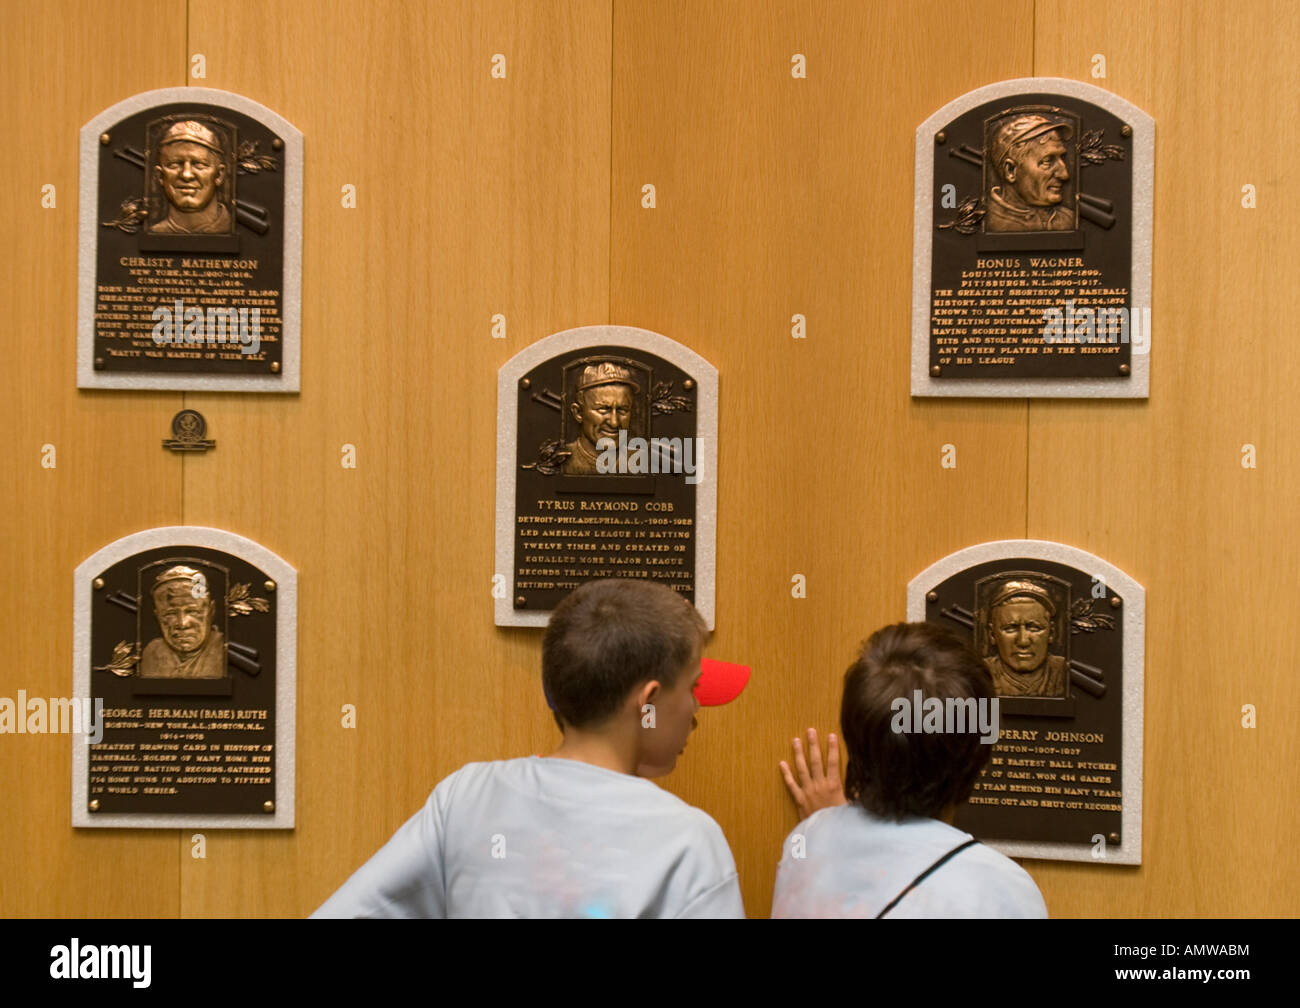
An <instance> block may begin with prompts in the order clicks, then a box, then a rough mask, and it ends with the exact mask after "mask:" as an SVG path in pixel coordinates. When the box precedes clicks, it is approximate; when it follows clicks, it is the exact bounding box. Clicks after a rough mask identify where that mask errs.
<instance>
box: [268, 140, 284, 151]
mask: <svg viewBox="0 0 1300 1008" xmlns="http://www.w3.org/2000/svg"><path fill="white" fill-rule="evenodd" d="M271 146H272V147H274V148H275V149H276V150H284V141H283V140H281V139H280V138H279V137H276V138H275V139H274V140H272V141H271Z"/></svg>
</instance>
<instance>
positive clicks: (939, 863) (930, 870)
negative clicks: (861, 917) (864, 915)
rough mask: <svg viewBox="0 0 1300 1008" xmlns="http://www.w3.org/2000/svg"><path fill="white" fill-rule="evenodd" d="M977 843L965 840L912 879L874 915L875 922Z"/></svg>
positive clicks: (976, 841)
mask: <svg viewBox="0 0 1300 1008" xmlns="http://www.w3.org/2000/svg"><path fill="white" fill-rule="evenodd" d="M977 843H979V841H978V840H967V841H966V842H965V843H964V844H958V845H957V846H956V847H954V848H953V849H952V850H950V851H949V852H948V853H947V854H945V855H944V856H943V857H941V858H940V859H939V860H938V861H936V862H935V863H934V864H932V865H930V867H929V868H927V869H926V870H925V871H923V872H921V874H920V875H918V876H916V878H914V879H912V881H911V882H909V883H908V885H907V888H906V889H904V890H903V891H902V892H901V893H899V894H898V895H897V896H895V897H894V898H893V899H892V900H890V901H889V906H887V907H885V909H883V910H881V911H880V913H878V914H876V920H880V918H881V917H883V916H885V914H887V913H889V911H890V910H892V909H894V907H896V906H898V903H899V900H901V899H902V898H903V897H904V896H906V895H907V894H908V893H910V892H911V891H912V890H913V889H915V888H916V887H917V886H919V885H920V884H921V883H922V882H924V881H925V880H926V879H927V878H928V877H929V876H930V875H931V874H933V873H934V872H936V871H938V870H939V869H940V868H942V867H943V866H944V865H945V864H947V863H948V862H949V861H950V860H951V859H952V858H954V857H956V856H957V855H958V854H960V853H961V852H962V851H964V850H965V849H966V848H967V847H974V846H975V845H976V844H977Z"/></svg>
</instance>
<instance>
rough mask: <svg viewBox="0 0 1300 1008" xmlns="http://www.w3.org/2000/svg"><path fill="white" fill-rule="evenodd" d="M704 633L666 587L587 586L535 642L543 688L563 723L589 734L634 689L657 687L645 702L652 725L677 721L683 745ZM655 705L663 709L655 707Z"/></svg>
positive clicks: (623, 582)
mask: <svg viewBox="0 0 1300 1008" xmlns="http://www.w3.org/2000/svg"><path fill="white" fill-rule="evenodd" d="M707 636H708V630H707V629H706V627H705V624H704V620H703V619H702V618H701V617H700V614H699V613H698V612H696V611H695V607H694V606H692V605H691V604H690V603H689V602H687V601H686V599H684V598H682V596H681V595H679V594H678V593H677V592H675V591H673V590H672V589H670V588H667V587H665V586H663V585H661V584H656V583H653V582H650V581H640V580H631V579H611V580H604V581H588V582H587V583H585V584H583V585H581V586H580V587H578V588H577V589H575V590H574V591H573V592H572V593H571V594H570V595H569V596H568V597H567V598H565V599H564V601H563V602H561V603H560V604H559V605H558V606H556V608H555V611H554V612H553V613H552V614H551V620H550V623H549V624H547V627H546V636H545V637H544V638H543V639H542V685H543V687H544V688H545V690H546V696H547V698H548V699H549V701H550V703H551V705H552V706H553V707H554V708H555V713H556V716H557V719H558V720H560V721H562V722H563V726H565V727H572V728H577V729H595V728H598V727H600V726H601V725H603V724H604V723H605V722H606V721H608V720H609V719H610V718H611V717H612V716H614V715H615V714H616V713H618V712H619V710H620V709H622V708H623V707H624V706H625V705H626V704H627V702H628V698H629V696H630V695H631V693H632V692H633V690H636V689H638V688H639V687H644V686H645V685H646V684H648V683H650V682H657V683H658V684H659V689H658V691H657V692H656V696H657V697H658V698H659V699H656V700H652V701H650V702H653V703H654V704H655V706H656V711H655V717H654V721H655V722H656V724H657V725H658V726H660V727H666V728H671V729H673V730H675V729H676V727H677V726H678V722H683V721H684V723H685V734H683V735H682V738H681V743H682V744H685V735H686V734H689V731H690V721H691V719H692V718H693V715H694V709H695V700H694V697H693V696H692V695H691V688H692V687H693V685H694V683H695V681H696V679H697V678H698V677H699V672H700V653H701V651H702V650H703V648H704V641H705V639H706V637H707ZM661 703H662V704H663V705H666V706H667V709H659V708H660V707H661ZM687 705H689V711H688V710H687ZM665 717H667V718H668V720H669V721H670V722H671V724H665V723H664V721H665ZM671 733H672V732H671V731H670V732H669V734H671ZM673 741H674V740H673V739H667V738H665V742H667V743H670V744H671V743H672V742H673ZM678 748H680V746H678ZM676 751H677V750H674V752H673V754H672V755H673V758H674V759H675V758H676Z"/></svg>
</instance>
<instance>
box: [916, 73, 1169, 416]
mask: <svg viewBox="0 0 1300 1008" xmlns="http://www.w3.org/2000/svg"><path fill="white" fill-rule="evenodd" d="M1041 93H1049V94H1057V95H1060V96H1061V98H1062V99H1065V100H1066V101H1068V100H1069V99H1072V98H1073V99H1077V100H1082V101H1086V102H1091V103H1092V104H1094V105H1099V106H1101V107H1102V108H1104V109H1106V110H1107V111H1108V112H1110V113H1112V114H1113V115H1115V116H1118V117H1119V118H1120V119H1123V120H1125V121H1126V122H1127V123H1128V124H1129V125H1130V126H1132V128H1133V138H1132V142H1133V148H1132V150H1133V162H1132V178H1133V191H1132V192H1133V219H1132V236H1131V237H1132V250H1133V251H1132V262H1131V279H1130V283H1129V293H1130V298H1131V303H1132V304H1133V306H1134V307H1135V308H1137V309H1141V308H1143V307H1150V306H1151V241H1152V239H1151V223H1152V206H1153V200H1154V197H1155V168H1154V166H1155V120H1154V119H1153V118H1152V117H1151V116H1149V115H1147V114H1146V113H1145V112H1143V111H1142V110H1141V109H1140V108H1138V107H1137V106H1136V105H1134V104H1132V103H1131V102H1127V101H1125V100H1124V99H1123V98H1120V97H1119V96H1117V95H1115V94H1112V93H1111V92H1109V91H1105V90H1103V89H1102V88H1099V87H1096V86H1094V85H1092V84H1085V83H1083V82H1082V81H1074V80H1067V79H1065V78H1061V77H1021V78H1018V79H1016V80H1007V81H999V82H998V83H996V84H988V85H986V86H984V87H981V88H976V89H975V90H974V91H969V92H967V93H966V94H964V95H962V96H960V97H959V98H956V99H954V100H953V101H950V102H949V103H948V104H947V105H945V106H943V108H941V109H939V111H937V112H935V113H934V115H932V116H930V118H928V119H927V120H925V122H923V123H921V125H920V126H918V127H917V128H916V175H915V180H914V183H913V193H914V204H913V213H912V395H914V396H961V397H967V398H984V397H996V398H1004V399H1039V398H1055V399H1069V398H1088V399H1145V398H1147V396H1148V394H1149V389H1150V369H1151V349H1150V348H1151V346H1152V344H1153V341H1152V338H1151V337H1152V334H1151V332H1150V331H1148V333H1147V339H1148V344H1147V346H1148V350H1147V352H1146V353H1138V352H1137V351H1136V350H1134V352H1133V354H1132V359H1131V364H1130V367H1131V369H1132V373H1131V375H1129V376H1128V377H1125V378H1118V377H1117V378H1104V377H1089V378H987V379H986V378H948V379H944V378H933V377H931V376H930V297H931V287H930V273H931V266H932V259H931V254H932V251H933V237H934V222H933V214H934V202H933V189H934V157H935V139H934V137H935V133H936V132H938V131H939V130H942V129H943V128H944V127H945V126H947V125H948V124H949V123H950V122H952V121H953V120H954V119H956V118H957V117H958V116H960V115H962V114H963V113H965V112H968V111H969V110H971V109H973V108H976V107H977V106H979V105H983V104H984V103H985V102H989V101H993V100H995V99H997V98H1010V97H1015V96H1017V95H1022V94H1041Z"/></svg>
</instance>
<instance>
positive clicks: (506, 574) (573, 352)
mask: <svg viewBox="0 0 1300 1008" xmlns="http://www.w3.org/2000/svg"><path fill="white" fill-rule="evenodd" d="M717 399H718V372H717V370H716V369H715V368H714V367H713V366H712V365H711V364H709V363H708V361H706V360H705V359H704V358H703V357H701V356H699V355H698V354H696V353H695V352H693V351H691V350H688V349H687V348H686V347H684V346H682V345H681V344H679V343H676V342H674V341H673V340H670V339H668V338H667V337H664V336H660V335H658V334H657V333H652V332H648V331H646V330H644V329H634V328H630V327H628V326H589V327H586V328H581V329H569V330H566V331H565V332H561V333H557V334H555V335H554V336H549V337H547V338H546V339H543V340H540V341H538V342H537V343H534V344H533V345H532V346H530V347H528V348H527V349H525V350H523V351H521V352H520V353H518V354H516V355H515V356H514V357H512V358H511V359H510V360H509V361H507V362H506V364H505V365H504V366H503V367H502V368H501V371H500V372H499V374H498V378H497V539H496V557H497V568H496V569H497V575H496V579H495V584H494V591H493V595H494V597H495V600H496V622H497V625H498V626H544V625H545V624H546V621H547V619H548V618H549V616H550V611H551V610H552V609H554V608H555V607H556V605H558V604H559V602H560V601H561V600H562V599H563V598H564V597H565V596H566V595H567V594H568V593H569V592H571V591H572V590H573V589H574V588H577V587H578V585H580V584H582V583H583V582H584V581H591V580H594V579H597V578H612V577H627V578H645V579H648V580H652V581H659V582H662V583H663V584H666V585H668V587H670V588H672V589H673V590H674V591H676V592H680V593H681V594H682V595H683V596H684V597H685V598H686V599H688V600H689V601H691V602H692V603H693V604H694V605H695V607H696V609H698V610H699V612H700V614H701V615H702V616H703V617H704V619H705V621H706V622H707V623H708V625H709V628H710V629H712V627H713V581H714V533H715V528H714V519H715V513H716V507H717V480H716V476H715V470H714V458H715V457H716V456H715V450H716V445H717V429H718V404H717Z"/></svg>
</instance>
